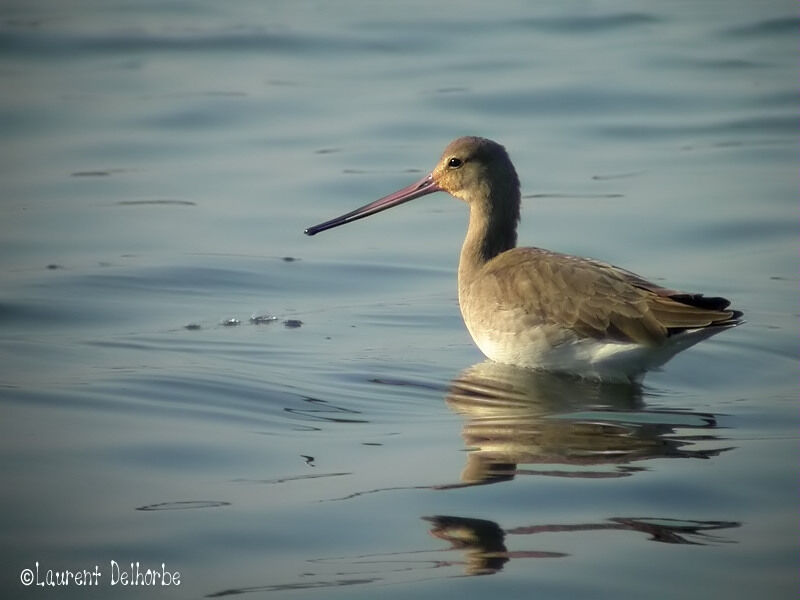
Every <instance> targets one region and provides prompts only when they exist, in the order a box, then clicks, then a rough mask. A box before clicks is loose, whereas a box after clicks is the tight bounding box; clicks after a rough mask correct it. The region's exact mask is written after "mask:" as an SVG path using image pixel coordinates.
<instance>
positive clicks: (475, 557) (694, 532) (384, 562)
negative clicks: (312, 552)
mask: <svg viewBox="0 0 800 600" xmlns="http://www.w3.org/2000/svg"><path fill="white" fill-rule="evenodd" d="M423 519H424V520H425V521H428V522H429V523H431V528H430V533H431V534H432V535H433V536H434V537H436V538H439V539H442V540H445V541H447V542H449V543H450V548H448V549H446V550H444V551H442V550H430V549H411V550H405V551H403V550H398V551H395V552H377V553H371V554H360V555H355V556H329V557H321V558H314V559H309V560H308V562H307V565H308V566H307V568H306V569H304V571H303V574H302V577H301V578H300V579H295V580H292V581H286V582H281V583H265V584H263V585H255V586H249V587H236V588H229V589H224V590H220V591H217V592H214V593H211V594H208V595H207V596H206V597H207V598H221V597H224V596H239V595H242V594H248V593H263V592H276V591H288V590H301V589H317V588H323V589H324V588H335V587H341V586H353V585H363V584H371V583H375V582H382V583H384V584H386V583H387V582H388V581H391V580H392V578H393V577H392V576H393V575H394V576H398V577H400V578H401V579H402V581H404V582H406V583H408V582H410V581H414V580H422V579H425V578H427V577H428V576H429V575H428V573H429V572H430V571H431V570H438V569H451V568H454V567H455V568H458V569H459V570H463V574H464V575H467V576H473V575H492V574H494V573H498V572H499V571H502V570H503V568H504V567H505V565H506V563H508V562H509V561H510V560H512V559H521V558H563V557H566V556H568V554H565V553H563V552H548V551H545V550H508V548H507V547H506V539H507V538H508V537H509V536H520V535H533V534H538V533H543V534H555V533H574V532H593V531H631V532H639V533H644V534H647V535H648V536H649V539H650V540H652V541H654V542H662V543H667V544H692V545H707V544H721V543H731V540H729V539H726V538H723V537H720V536H717V535H712V534H711V533H709V532H712V531H717V530H722V529H730V528H734V527H739V525H740V523H737V522H734V521H687V520H678V519H652V518H631V517H617V518H612V519H607V520H605V521H601V522H598V523H577V524H551V525H530V526H521V527H514V528H512V529H506V530H505V531H504V530H503V529H502V528H501V527H500V525H498V524H497V523H496V522H494V521H488V520H484V519H471V518H465V517H455V516H445V515H436V516H432V517H423ZM544 541H545V539H544V538H543V539H542V542H544ZM452 551H457V552H461V553H463V558H461V559H455V560H454V559H450V558H448V557H447V555H446V554H445V555H443V554H442V553H443V552H444V553H450V552H452Z"/></svg>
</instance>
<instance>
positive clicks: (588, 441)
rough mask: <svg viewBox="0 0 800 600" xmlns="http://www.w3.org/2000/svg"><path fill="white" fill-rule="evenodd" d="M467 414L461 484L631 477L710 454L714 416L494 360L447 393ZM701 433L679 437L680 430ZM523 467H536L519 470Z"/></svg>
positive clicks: (634, 390) (627, 389)
mask: <svg viewBox="0 0 800 600" xmlns="http://www.w3.org/2000/svg"><path fill="white" fill-rule="evenodd" d="M445 401H446V402H447V404H448V405H449V406H450V408H451V409H452V410H453V411H455V412H456V413H458V414H460V415H462V416H463V417H464V418H465V423H464V427H463V431H462V436H463V438H464V442H465V444H466V448H467V450H468V454H467V464H466V467H465V468H464V470H463V471H462V473H461V483H458V484H449V485H442V486H438V487H439V488H451V487H459V486H464V485H478V484H487V483H497V482H501V481H507V480H509V479H512V478H513V477H515V476H516V475H521V474H540V475H548V476H560V477H582V478H591V477H594V478H599V477H625V476H628V475H631V474H632V473H634V472H636V471H637V470H639V469H638V468H637V467H636V466H635V465H633V463H635V462H637V461H642V460H646V459H653V458H709V457H711V456H715V455H716V454H719V453H720V452H722V451H723V450H725V448H720V447H717V448H710V449H709V448H705V449H701V448H698V447H696V446H695V447H693V444H695V443H696V442H698V441H701V440H703V441H713V440H716V439H717V438H716V437H715V436H714V435H713V434H711V433H710V431H711V430H713V429H715V427H716V419H715V418H714V416H713V415H710V414H702V413H694V412H688V411H672V410H647V409H645V408H644V403H643V401H642V390H641V387H639V386H636V385H629V384H628V385H621V384H608V383H602V382H595V381H586V380H580V379H574V378H570V377H565V376H561V375H556V374H551V373H544V372H535V371H530V370H526V369H520V368H517V367H512V366H508V365H500V364H497V363H493V362H484V363H479V364H477V365H474V366H472V367H470V368H468V369H466V370H465V371H463V372H462V373H461V374H460V375H459V376H458V377H456V378H455V379H454V380H453V382H452V384H451V387H450V390H449V392H448V394H447V396H446V398H445ZM684 428H690V429H694V430H697V429H702V430H706V431H704V432H703V435H700V436H698V435H692V436H688V435H678V434H677V433H676V431H677V430H678V429H684ZM519 465H537V466H536V467H534V468H531V467H528V468H521V467H520V466H519Z"/></svg>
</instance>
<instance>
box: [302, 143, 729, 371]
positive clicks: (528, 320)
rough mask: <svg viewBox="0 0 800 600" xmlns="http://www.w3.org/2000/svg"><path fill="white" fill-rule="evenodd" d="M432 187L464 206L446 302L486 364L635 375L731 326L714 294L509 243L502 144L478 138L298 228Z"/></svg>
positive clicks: (513, 220) (507, 168)
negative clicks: (401, 183)
mask: <svg viewBox="0 0 800 600" xmlns="http://www.w3.org/2000/svg"><path fill="white" fill-rule="evenodd" d="M438 191H443V192H447V193H448V194H450V195H451V196H453V197H455V198H457V199H459V200H462V201H464V202H465V203H466V204H467V205H468V207H469V224H468V227H467V233H466V237H465V238H464V243H463V245H462V248H461V255H460V259H459V264H458V302H459V306H460V308H461V315H462V317H463V319H464V323H465V324H466V327H467V330H468V331H469V333H470V335H471V337H472V339H473V340H474V342H475V344H476V345H477V346H478V348H479V349H480V350H481V351H482V352H483V354H484V355H486V357H488V358H489V359H491V360H492V361H495V362H498V363H504V364H509V365H514V366H517V367H522V368H526V369H534V370H542V371H548V372H556V373H566V374H569V375H573V376H577V377H580V378H586V379H593V380H599V381H617V382H639V381H641V379H642V377H643V376H644V374H645V373H647V372H648V371H650V370H653V369H656V368H659V367H661V366H662V365H663V364H665V363H666V362H667V361H668V360H670V359H671V358H672V357H673V356H674V355H675V354H677V353H678V352H680V351H682V350H685V349H686V348H688V347H690V346H692V345H694V344H696V343H697V342H699V341H701V340H703V339H706V338H708V337H710V336H712V335H715V334H717V333H720V332H722V331H724V330H726V329H729V328H732V327H735V326H737V325H739V324H741V323H743V320H742V316H743V313H742V312H741V311H738V310H733V309H731V308H729V305H730V302H729V301H728V300H727V299H726V298H722V297H709V296H704V295H703V294H699V293H690V292H683V291H678V290H673V289H668V288H665V287H662V286H660V285H658V284H655V283H653V282H651V281H648V280H647V279H645V278H643V277H641V276H639V275H637V274H635V273H632V272H631V271H628V270H625V269H622V268H619V267H616V266H614V265H612V264H609V263H606V262H602V261H599V260H595V259H592V258H582V257H578V256H572V255H570V254H562V253H560V252H555V251H551V250H546V249H543V248H536V247H517V225H518V223H519V220H520V202H521V193H520V183H519V177H518V176H517V172H516V169H515V168H514V165H513V164H512V162H511V159H510V158H509V155H508V152H507V151H506V149H505V148H504V147H503V146H502V145H501V144H499V143H497V142H495V141H492V140H489V139H486V138H482V137H475V136H466V137H460V138H457V139H455V140H453V141H452V142H450V144H448V145H447V147H446V148H445V150H444V152H443V153H442V155H441V158H440V159H439V162H438V163H437V164H436V166H435V167H434V169H433V170H432V171H431V172H430V173H428V174H427V175H426V176H425V177H423V178H422V179H421V180H419V181H417V182H415V183H413V184H411V185H409V186H407V187H404V188H402V189H400V190H398V191H396V192H394V193H392V194H389V195H387V196H384V197H383V198H380V199H378V200H376V201H374V202H370V203H369V204H366V205H364V206H362V207H360V208H357V209H355V210H353V211H351V212H348V213H346V214H343V215H341V216H339V217H336V218H334V219H331V220H329V221H325V222H324V223H320V224H318V225H315V226H313V227H309V228H307V229H306V230H305V233H306V234H307V235H309V236H313V235H316V234H317V233H320V232H322V231H325V230H328V229H332V228H334V227H338V226H340V225H344V224H346V223H351V222H353V221H356V220H358V219H362V218H364V217H367V216H370V215H373V214H375V213H378V212H381V211H384V210H386V209H389V208H391V207H393V206H397V205H399V204H403V203H404V202H408V201H409V200H413V199H415V198H419V197H421V196H425V195H427V194H431V193H434V192H438Z"/></svg>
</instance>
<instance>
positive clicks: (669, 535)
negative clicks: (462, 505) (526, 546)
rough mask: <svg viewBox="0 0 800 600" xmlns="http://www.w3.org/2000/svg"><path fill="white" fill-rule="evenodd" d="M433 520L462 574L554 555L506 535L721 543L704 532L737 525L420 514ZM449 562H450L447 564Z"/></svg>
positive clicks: (433, 531)
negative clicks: (514, 543)
mask: <svg viewBox="0 0 800 600" xmlns="http://www.w3.org/2000/svg"><path fill="white" fill-rule="evenodd" d="M424 519H425V520H426V521H430V522H431V523H433V527H432V528H431V534H432V535H434V536H435V537H437V538H441V539H443V540H447V541H448V542H450V543H451V549H456V550H462V551H464V554H465V557H464V560H463V562H462V564H463V565H464V573H465V574H466V575H490V574H492V573H496V572H498V571H500V570H502V569H503V566H504V565H505V564H506V563H507V562H508V561H509V560H511V559H512V558H558V557H562V556H566V555H565V554H562V553H557V552H542V551H513V552H509V551H508V550H507V549H506V546H505V537H506V535H531V534H535V533H559V532H570V533H571V532H576V531H609V530H617V531H638V532H641V533H646V534H648V535H649V536H650V539H651V540H653V541H655V542H664V543H667V544H694V545H704V544H709V543H725V542H728V540H725V539H723V538H720V537H717V536H712V535H710V534H708V533H706V532H708V531H714V530H718V529H729V528H732V527H738V526H739V523H736V522H734V521H684V520H677V519H642V518H626V517H619V518H614V519H608V520H607V521H604V522H602V523H582V524H575V525H533V526H528V527H515V528H513V529H508V530H506V531H503V530H502V529H501V528H500V526H499V525H498V524H497V523H495V522H494V521H485V520H483V519H467V518H463V517H451V516H441V515H437V516H434V517H424ZM448 564H453V563H448Z"/></svg>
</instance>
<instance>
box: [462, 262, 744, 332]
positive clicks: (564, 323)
mask: <svg viewBox="0 0 800 600" xmlns="http://www.w3.org/2000/svg"><path fill="white" fill-rule="evenodd" d="M473 286H477V288H475V289H478V288H480V290H481V292H480V293H481V296H482V299H483V300H484V301H486V300H489V302H490V305H492V306H494V308H495V309H496V310H498V311H513V312H515V313H518V314H519V317H520V318H523V319H525V320H527V321H529V322H530V323H531V324H534V323H535V324H543V325H556V326H559V327H563V328H568V329H570V330H572V331H574V332H576V333H577V335H579V336H580V337H587V338H610V339H616V340H619V341H631V342H637V343H642V344H658V343H661V342H663V341H664V340H665V338H667V337H668V336H669V335H670V334H672V333H675V332H676V331H682V330H685V329H694V328H702V327H709V326H714V325H726V324H732V320H733V319H736V318H738V313H736V312H735V311H730V310H724V309H725V307H726V306H727V304H728V302H727V300H725V299H724V298H706V297H704V296H701V295H699V294H685V293H682V292H678V291H676V290H669V289H667V288H663V287H660V286H658V285H656V284H653V283H651V282H649V281H647V280H645V279H643V278H641V277H639V276H638V275H636V274H634V273H631V272H629V271H625V270H623V269H619V268H617V267H614V266H613V265H610V264H607V263H603V262H599V261H595V260H590V259H585V258H579V257H575V256H569V255H566V254H559V253H556V252H549V251H547V250H541V249H538V248H516V249H514V250H510V251H508V252H504V253H503V254H501V255H499V256H497V257H495V258H494V259H493V260H491V261H489V262H488V263H487V264H486V265H485V266H484V267H483V269H482V270H481V272H480V273H479V275H478V277H477V278H476V280H475V281H473Z"/></svg>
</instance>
